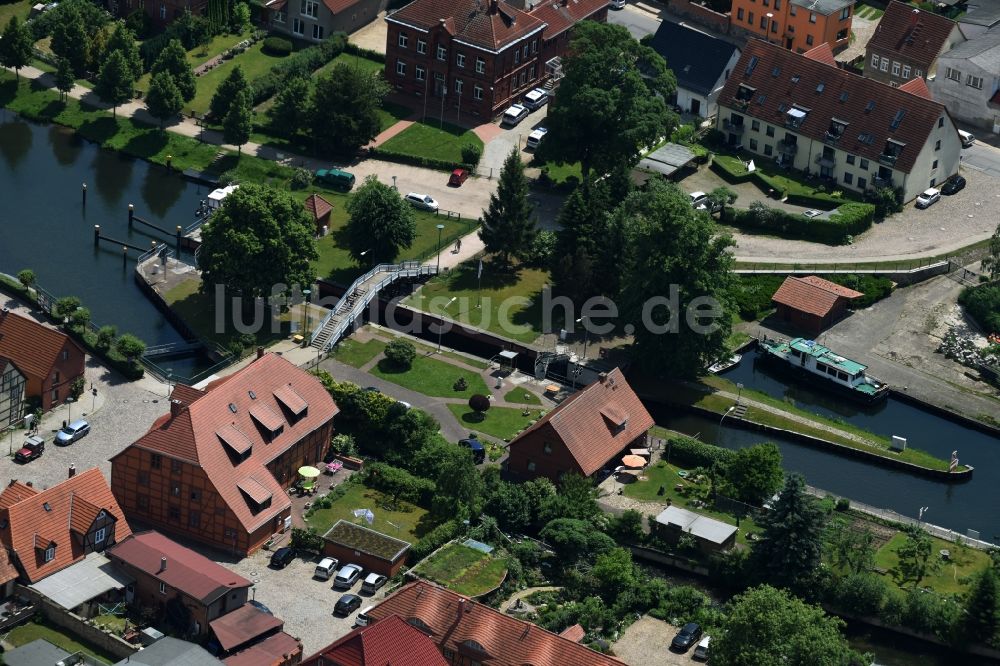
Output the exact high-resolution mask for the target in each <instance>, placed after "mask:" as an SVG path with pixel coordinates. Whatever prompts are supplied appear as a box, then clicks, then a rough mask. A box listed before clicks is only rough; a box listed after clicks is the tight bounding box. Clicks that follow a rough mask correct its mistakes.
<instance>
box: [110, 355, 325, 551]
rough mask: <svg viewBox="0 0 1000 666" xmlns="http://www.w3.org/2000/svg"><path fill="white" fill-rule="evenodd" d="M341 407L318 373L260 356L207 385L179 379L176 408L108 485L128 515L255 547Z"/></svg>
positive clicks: (116, 465) (215, 541)
mask: <svg viewBox="0 0 1000 666" xmlns="http://www.w3.org/2000/svg"><path fill="white" fill-rule="evenodd" d="M337 411H338V409H337V405H336V404H335V403H334V402H333V399H332V398H331V397H330V394H329V393H327V391H326V389H324V388H323V385H322V384H321V383H320V381H319V380H318V379H317V378H316V377H314V376H313V375H311V374H309V373H308V372H305V371H304V370H300V369H299V368H297V367H296V366H294V365H293V364H291V363H289V362H288V361H286V360H285V359H283V358H282V357H280V356H276V355H274V354H267V355H263V354H261V355H258V358H257V359H256V360H255V361H254V362H253V363H251V364H250V365H248V366H246V367H245V368H243V369H242V370H240V371H238V372H235V373H233V374H232V375H229V376H228V377H223V378H222V379H218V380H216V381H214V382H212V383H210V384H208V386H206V387H205V388H204V389H203V390H200V389H196V388H193V387H190V386H184V385H178V386H176V387H174V391H173V393H172V394H171V402H170V413H169V414H165V415H163V416H162V417H160V418H159V419H157V421H156V422H155V423H153V425H152V427H151V428H150V429H149V431H148V432H147V433H146V434H145V435H143V436H142V437H140V438H139V439H138V440H136V441H135V442H133V443H132V444H131V445H130V446H129V447H128V448H126V449H125V450H124V451H122V452H121V453H119V454H117V455H116V456H115V457H113V458H112V459H111V488H112V490H113V491H114V493H115V497H116V498H118V501H119V503H120V504H121V505H122V508H123V509H124V510H125V513H126V515H132V516H135V517H136V518H137V519H139V520H141V521H142V522H143V523H146V524H148V525H151V526H154V527H156V528H157V529H159V530H162V531H164V532H167V533H172V534H176V535H180V536H184V537H187V538H189V539H194V540H196V541H200V542H202V543H206V544H208V545H210V546H214V547H216V548H219V549H222V550H226V551H230V552H234V553H237V554H241V555H249V554H250V553H253V552H254V551H256V550H257V549H259V548H260V547H261V546H262V545H263V544H264V542H266V541H267V540H268V539H270V538H271V536H272V535H273V534H275V533H277V532H280V531H282V530H284V529H285V523H286V520H287V519H289V518H290V516H291V513H290V510H291V502H290V501H289V499H288V494H287V493H286V492H285V491H286V489H287V488H288V487H289V486H290V485H291V484H292V483H293V482H294V481H295V479H296V470H298V468H299V467H301V466H303V465H314V464H316V463H317V462H318V461H320V460H322V458H323V455H324V454H325V453H326V450H327V447H328V445H329V443H330V438H331V436H332V435H333V417H334V416H335V415H336V414H337Z"/></svg>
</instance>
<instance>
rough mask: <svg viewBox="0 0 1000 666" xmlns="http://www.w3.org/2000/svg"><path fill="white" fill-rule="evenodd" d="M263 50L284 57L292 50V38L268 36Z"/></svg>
mask: <svg viewBox="0 0 1000 666" xmlns="http://www.w3.org/2000/svg"><path fill="white" fill-rule="evenodd" d="M261 50H262V51H264V53H267V54H269V55H273V56H278V57H284V56H287V55H289V54H290V53H291V52H292V40H290V39H285V38H284V37H268V38H267V39H265V40H264V45H263V46H262V47H261Z"/></svg>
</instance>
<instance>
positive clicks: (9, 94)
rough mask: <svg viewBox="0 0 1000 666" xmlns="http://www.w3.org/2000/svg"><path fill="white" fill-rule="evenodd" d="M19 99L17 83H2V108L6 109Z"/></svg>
mask: <svg viewBox="0 0 1000 666" xmlns="http://www.w3.org/2000/svg"><path fill="white" fill-rule="evenodd" d="M16 97H17V81H4V82H3V83H0V106H2V107H6V106H7V105H8V104H10V103H11V102H13V101H14V99H15V98H16Z"/></svg>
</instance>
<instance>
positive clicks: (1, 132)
mask: <svg viewBox="0 0 1000 666" xmlns="http://www.w3.org/2000/svg"><path fill="white" fill-rule="evenodd" d="M33 140H34V134H33V133H32V131H31V127H30V126H29V125H28V123H22V122H9V123H3V124H0V155H2V156H3V158H4V161H6V162H7V166H8V167H9V168H10V170H11V171H14V170H15V169H16V168H17V165H18V164H20V163H21V162H22V161H24V158H25V157H27V155H28V152H29V151H30V150H31V144H32V141H33Z"/></svg>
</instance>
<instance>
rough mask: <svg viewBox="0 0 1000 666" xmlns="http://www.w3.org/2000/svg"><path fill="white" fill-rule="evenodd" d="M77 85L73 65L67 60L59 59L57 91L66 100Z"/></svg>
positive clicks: (57, 63)
mask: <svg viewBox="0 0 1000 666" xmlns="http://www.w3.org/2000/svg"><path fill="white" fill-rule="evenodd" d="M75 83H76V79H75V78H74V77H73V65H71V64H70V62H69V60H67V59H66V58H59V59H58V60H57V62H56V90H58V91H59V94H60V95H61V96H62V97H63V98H65V97H66V95H68V94H69V93H70V91H71V90H73V85H74V84H75Z"/></svg>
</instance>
